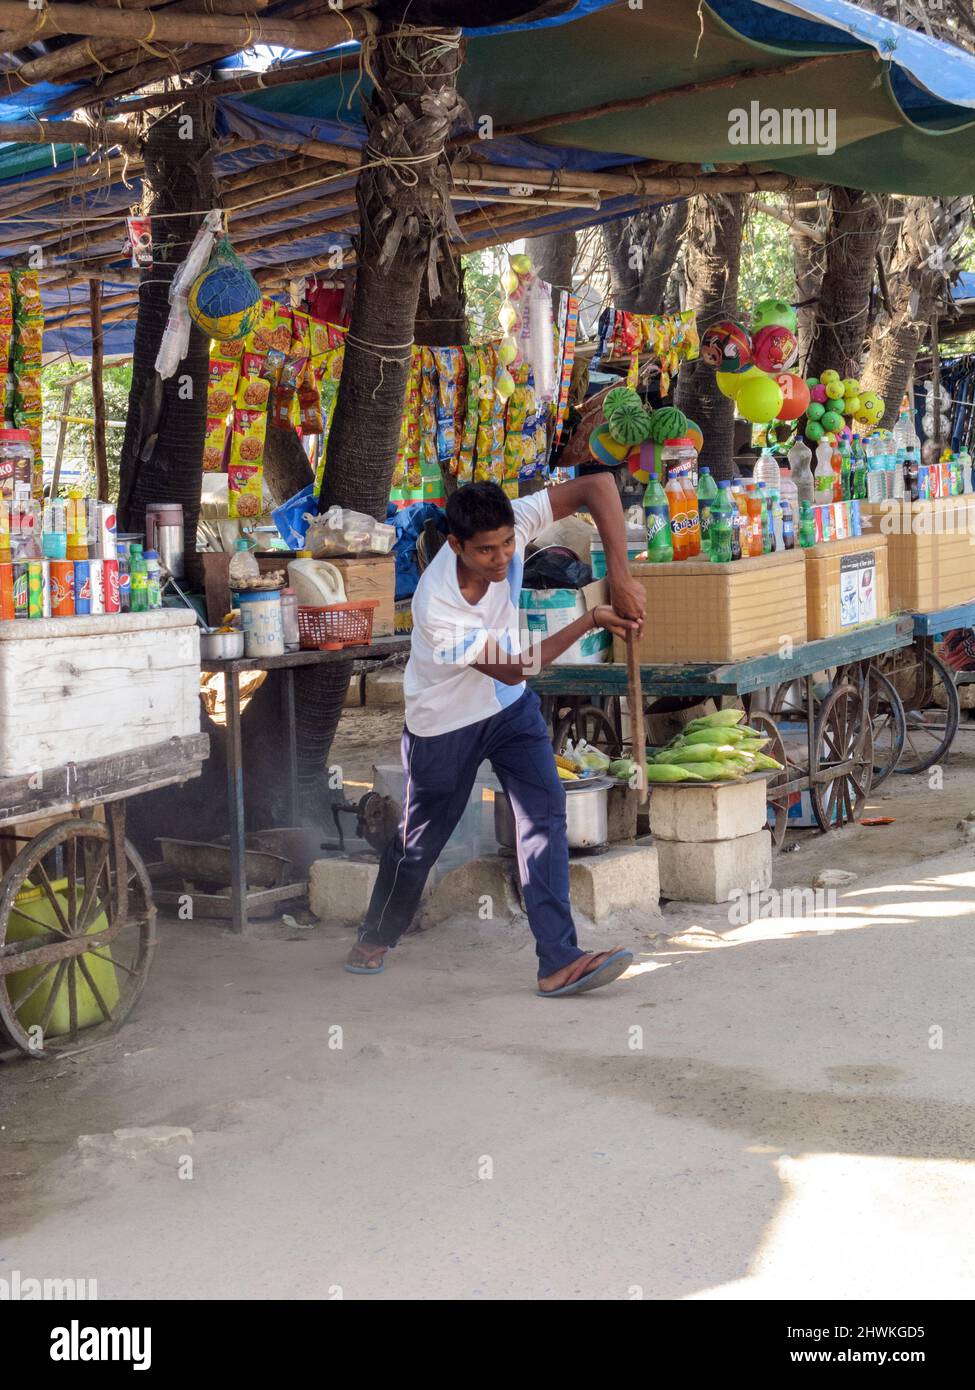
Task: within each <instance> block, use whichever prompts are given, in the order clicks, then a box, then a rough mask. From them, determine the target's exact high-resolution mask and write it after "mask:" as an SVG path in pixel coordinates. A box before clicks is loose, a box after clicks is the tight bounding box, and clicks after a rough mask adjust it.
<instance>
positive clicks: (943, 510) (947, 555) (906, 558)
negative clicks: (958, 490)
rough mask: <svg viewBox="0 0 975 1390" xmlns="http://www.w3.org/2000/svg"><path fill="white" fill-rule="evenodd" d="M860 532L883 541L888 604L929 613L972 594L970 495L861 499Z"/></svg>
mask: <svg viewBox="0 0 975 1390" xmlns="http://www.w3.org/2000/svg"><path fill="white" fill-rule="evenodd" d="M860 515H861V518H862V520H863V530H864V535H865V536H867V535H869V536H874V535H881V536H884V537H885V538H886V541H887V560H888V570H889V575H890V579H889V583H890V605H891V608H892V609H893V610H894V611H895V612H897V611H905V612H908V613H933V612H935V611H937V609H939V608H950V607H951V606H952V605H953V604H956V603H967V602H968V601H969V600H970V599H972V598H975V549H973V545H972V543H973V540H975V496H973V495H971V494H969V495H967V496H962V497H940V498H933V499H932V500H931V501H929V502H893V501H890V502H861V503H860Z"/></svg>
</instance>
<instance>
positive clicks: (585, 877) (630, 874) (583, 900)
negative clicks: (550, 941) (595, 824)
mask: <svg viewBox="0 0 975 1390" xmlns="http://www.w3.org/2000/svg"><path fill="white" fill-rule="evenodd" d="M569 894H570V897H571V899H572V906H573V907H574V908H575V909H576V910H577V911H579V912H581V913H584V914H585V915H586V916H587V917H588V918H589V919H590V920H591V921H593V922H596V923H601V922H606V921H608V920H609V919H610V918H611V917H613V916H614V915H615V914H616V913H618V912H622V911H623V910H624V909H628V908H641V909H643V910H644V911H645V912H647V913H648V914H653V915H656V914H657V913H658V912H659V911H660V880H659V878H658V874H657V850H656V846H654V845H633V844H630V845H614V846H613V847H612V848H610V849H608V850H607V851H606V853H605V854H594V855H587V856H586V857H584V858H579V859H573V860H572V861H571V862H570V864H569Z"/></svg>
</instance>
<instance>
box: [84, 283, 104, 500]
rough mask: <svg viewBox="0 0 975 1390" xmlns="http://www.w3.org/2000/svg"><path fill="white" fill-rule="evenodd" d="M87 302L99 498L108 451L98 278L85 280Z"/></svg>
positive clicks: (102, 486) (93, 435) (100, 299)
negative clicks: (86, 281)
mask: <svg viewBox="0 0 975 1390" xmlns="http://www.w3.org/2000/svg"><path fill="white" fill-rule="evenodd" d="M88 302H89V308H90V311H91V399H92V414H93V415H94V417H95V424H94V428H93V430H92V443H93V447H94V453H95V480H96V483H97V487H98V500H99V502H107V501H108V451H107V448H106V440H105V382H104V377H103V372H102V368H103V365H104V346H105V335H104V332H103V330H102V285H101V281H100V280H89V281H88Z"/></svg>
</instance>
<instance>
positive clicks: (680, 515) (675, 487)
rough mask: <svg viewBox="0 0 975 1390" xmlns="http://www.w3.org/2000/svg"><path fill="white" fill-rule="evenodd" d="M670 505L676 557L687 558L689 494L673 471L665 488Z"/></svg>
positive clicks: (671, 529)
mask: <svg viewBox="0 0 975 1390" xmlns="http://www.w3.org/2000/svg"><path fill="white" fill-rule="evenodd" d="M664 492H666V494H667V505H668V506H669V507H670V534H671V538H672V540H673V542H674V559H675V560H686V559H687V555H688V529H687V494H686V493H685V492H684V485H683V483H682V482H681V480H680V478H678V477H677V475H676V474H675V473H671V474H670V477H669V478H668V479H667V486H666V487H665V488H664Z"/></svg>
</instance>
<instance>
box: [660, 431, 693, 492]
mask: <svg viewBox="0 0 975 1390" xmlns="http://www.w3.org/2000/svg"><path fill="white" fill-rule="evenodd" d="M660 462H661V472H662V473H663V478H662V479H661V482H662V483H666V481H667V479H668V477H671V476H673V475H674V474H676V475H677V476H678V477H679V478H689V479H690V480H691V482H692V483H693V485H694V486H695V487H697V450H696V449H695V448H694V441H693V439H688V438H687V437H686V436H685V435H682V436H681V437H680V438H679V439H668V440H667V441H666V443H665V444H664V447H663V450H662V452H661V456H660Z"/></svg>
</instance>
